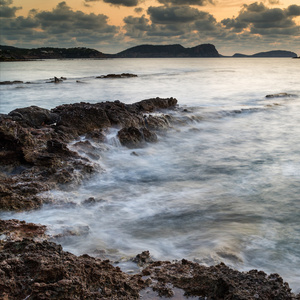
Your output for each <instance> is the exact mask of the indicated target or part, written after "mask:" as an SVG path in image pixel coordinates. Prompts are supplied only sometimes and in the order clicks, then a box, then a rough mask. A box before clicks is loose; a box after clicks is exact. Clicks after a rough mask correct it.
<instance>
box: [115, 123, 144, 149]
mask: <svg viewBox="0 0 300 300" xmlns="http://www.w3.org/2000/svg"><path fill="white" fill-rule="evenodd" d="M118 138H119V140H120V142H121V144H122V145H123V146H126V147H128V148H136V147H140V146H141V145H142V143H143V142H144V139H143V134H142V133H141V131H140V130H139V129H138V128H136V127H127V128H123V129H121V130H120V131H119V132H118Z"/></svg>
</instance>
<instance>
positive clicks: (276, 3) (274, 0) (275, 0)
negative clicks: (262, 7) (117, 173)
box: [269, 0, 280, 5]
mask: <svg viewBox="0 0 300 300" xmlns="http://www.w3.org/2000/svg"><path fill="white" fill-rule="evenodd" d="M269 3H270V4H271V5H278V4H280V1H279V0H269Z"/></svg>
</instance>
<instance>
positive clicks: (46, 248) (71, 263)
mask: <svg viewBox="0 0 300 300" xmlns="http://www.w3.org/2000/svg"><path fill="white" fill-rule="evenodd" d="M0 270H1V271H0V286H1V289H0V298H1V299H27V298H28V299H70V300H71V299H139V290H140V289H141V288H143V287H145V283H144V281H143V280H141V279H140V276H129V275H126V274H125V273H122V272H121V270H120V269H119V268H118V267H113V266H112V265H111V264H110V263H109V261H107V260H104V261H102V260H100V259H95V258H92V257H90V256H88V255H83V256H80V257H76V256H75V255H73V254H71V253H68V252H64V251H63V250H62V247H61V246H60V245H56V244H54V243H51V242H47V241H44V242H34V241H33V240H28V239H24V240H22V241H17V242H8V243H5V245H4V247H3V249H2V251H1V252H0Z"/></svg>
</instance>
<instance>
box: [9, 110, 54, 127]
mask: <svg viewBox="0 0 300 300" xmlns="http://www.w3.org/2000/svg"><path fill="white" fill-rule="evenodd" d="M8 115H9V116H10V117H11V118H12V120H14V121H18V123H19V124H21V125H22V126H24V127H33V128H40V127H41V126H44V125H50V124H53V123H56V122H57V121H58V120H59V116H58V115H57V114H55V113H51V112H50V111H49V110H48V109H45V108H41V107H38V106H30V107H24V108H17V109H15V110H13V111H11V112H10V113H9V114H8Z"/></svg>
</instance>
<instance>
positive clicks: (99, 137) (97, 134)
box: [85, 129, 105, 143]
mask: <svg viewBox="0 0 300 300" xmlns="http://www.w3.org/2000/svg"><path fill="white" fill-rule="evenodd" d="M85 137H86V138H87V139H91V140H93V141H94V142H97V143H103V142H104V141H105V134H104V133H103V131H102V130H98V129H96V130H93V131H91V132H89V133H87V134H86V135H85Z"/></svg>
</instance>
